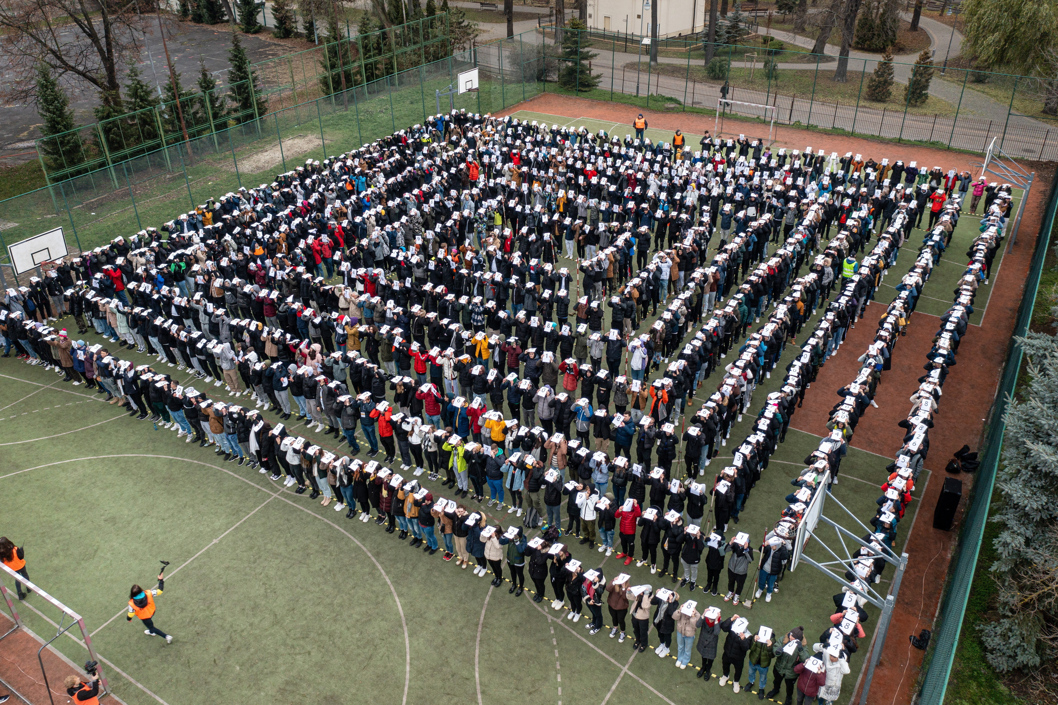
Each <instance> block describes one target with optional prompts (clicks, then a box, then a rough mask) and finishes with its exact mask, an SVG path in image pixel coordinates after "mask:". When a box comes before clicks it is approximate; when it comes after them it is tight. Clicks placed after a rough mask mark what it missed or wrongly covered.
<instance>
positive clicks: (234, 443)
mask: <svg viewBox="0 0 1058 705" xmlns="http://www.w3.org/2000/svg"><path fill="white" fill-rule="evenodd" d="M224 437H225V438H227V439H228V445H229V446H230V447H231V452H232V453H234V454H235V455H238V456H239V457H240V458H242V457H245V455H246V454H245V453H243V452H242V448H240V447H239V437H238V436H237V435H235V434H234V433H226V434H224Z"/></svg>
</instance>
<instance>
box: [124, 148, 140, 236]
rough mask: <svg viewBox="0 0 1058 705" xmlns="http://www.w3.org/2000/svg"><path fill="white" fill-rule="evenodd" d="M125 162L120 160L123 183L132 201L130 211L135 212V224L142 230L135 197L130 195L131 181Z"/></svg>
mask: <svg viewBox="0 0 1058 705" xmlns="http://www.w3.org/2000/svg"><path fill="white" fill-rule="evenodd" d="M125 164H126V162H121V171H122V173H124V174H125V185H126V186H127V187H128V189H129V199H130V200H131V201H132V212H133V213H135V214H136V225H137V227H139V229H140V230H143V223H142V222H140V210H139V208H137V207H136V197H135V196H133V195H132V181H131V180H129V170H128V169H127V168H126V167H125Z"/></svg>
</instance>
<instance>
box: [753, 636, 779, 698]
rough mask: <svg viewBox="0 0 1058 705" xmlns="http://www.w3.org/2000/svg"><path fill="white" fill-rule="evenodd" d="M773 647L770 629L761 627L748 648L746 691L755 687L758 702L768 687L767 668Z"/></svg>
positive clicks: (763, 696)
mask: <svg viewBox="0 0 1058 705" xmlns="http://www.w3.org/2000/svg"><path fill="white" fill-rule="evenodd" d="M773 646H775V640H774V639H772V634H771V629H768V628H767V627H761V628H760V631H759V632H758V633H757V634H756V635H755V636H754V637H753V645H752V646H750V647H749V682H748V683H746V690H747V691H750V690H752V688H753V687H754V685H756V686H757V699H758V700H763V699H764V698H765V697H766V696H765V693H764V689H765V688H767V687H768V668H769V667H770V666H771V662H772V658H773V657H774V654H772V647H773ZM758 676H759V677H760V682H759V683H757V678H758Z"/></svg>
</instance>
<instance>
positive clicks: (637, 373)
mask: <svg viewBox="0 0 1058 705" xmlns="http://www.w3.org/2000/svg"><path fill="white" fill-rule="evenodd" d="M646 373H647V368H645V367H644V368H643V369H641V370H636V369H633V370H631V374H632V379H638V380H639V381H640V382H642V381H643V377H644V376H646Z"/></svg>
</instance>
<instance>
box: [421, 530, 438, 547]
mask: <svg viewBox="0 0 1058 705" xmlns="http://www.w3.org/2000/svg"><path fill="white" fill-rule="evenodd" d="M433 529H434V528H433V527H432V526H423V527H422V532H423V533H424V534H426V543H427V545H428V546H429V547H430V548H431V549H436V548H437V536H436V535H435V534H434V530H433Z"/></svg>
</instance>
